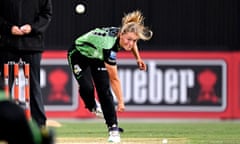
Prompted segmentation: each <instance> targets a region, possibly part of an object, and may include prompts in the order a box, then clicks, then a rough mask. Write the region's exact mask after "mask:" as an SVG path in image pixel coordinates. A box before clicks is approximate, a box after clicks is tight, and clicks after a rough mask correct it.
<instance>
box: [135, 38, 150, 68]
mask: <svg viewBox="0 0 240 144" xmlns="http://www.w3.org/2000/svg"><path fill="white" fill-rule="evenodd" d="M132 53H133V55H134V57H135V59H136V61H137V65H138V68H139V69H140V70H144V71H146V70H147V65H146V64H145V63H144V61H143V60H142V58H141V56H140V54H139V51H138V46H137V43H136V44H135V45H134V47H133V48H132Z"/></svg>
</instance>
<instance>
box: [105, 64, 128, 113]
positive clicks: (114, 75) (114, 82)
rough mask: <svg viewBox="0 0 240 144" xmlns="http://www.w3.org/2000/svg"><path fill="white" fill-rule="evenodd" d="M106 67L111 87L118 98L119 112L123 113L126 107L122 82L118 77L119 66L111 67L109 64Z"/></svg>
mask: <svg viewBox="0 0 240 144" xmlns="http://www.w3.org/2000/svg"><path fill="white" fill-rule="evenodd" d="M105 66H106V68H107V71H108V74H109V78H110V83H111V87H112V89H113V92H114V93H115V95H116V97H117V100H118V108H117V110H118V111H120V112H122V111H124V110H125V105H124V100H123V94H122V88H121V82H120V79H119V77H118V72H117V65H109V64H107V63H105Z"/></svg>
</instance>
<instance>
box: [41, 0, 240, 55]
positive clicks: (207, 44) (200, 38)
mask: <svg viewBox="0 0 240 144" xmlns="http://www.w3.org/2000/svg"><path fill="white" fill-rule="evenodd" d="M81 3H83V4H84V5H85V6H86V12H85V13H84V14H78V13H76V12H75V7H76V5H77V4H81ZM239 3H240V2H239V1H238V0H61V1H58V0H53V19H52V23H51V25H50V27H49V29H48V31H47V34H46V45H47V47H46V49H47V50H66V49H68V47H69V46H70V45H71V42H72V40H73V39H74V38H75V37H77V36H78V35H81V34H83V33H85V32H87V31H88V30H90V29H92V28H95V27H106V26H120V25H121V18H122V17H123V15H124V13H128V12H131V11H134V10H141V11H142V12H143V14H144V16H145V25H147V26H149V27H150V28H151V29H152V30H153V32H154V36H153V38H152V39H151V40H150V41H149V42H140V45H141V47H140V48H141V49H143V50H161V51H165V50H207V51H210V50H223V51H232V50H238V49H239V44H240V42H239V38H240V34H239V33H240V28H239V27H240V20H239V18H240V9H239Z"/></svg>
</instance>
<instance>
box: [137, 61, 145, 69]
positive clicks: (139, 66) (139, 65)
mask: <svg viewBox="0 0 240 144" xmlns="http://www.w3.org/2000/svg"><path fill="white" fill-rule="evenodd" d="M137 64H138V68H139V69H140V70H144V71H146V70H147V65H146V64H145V63H144V61H143V60H141V59H140V60H137Z"/></svg>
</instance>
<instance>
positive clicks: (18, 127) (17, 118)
mask: <svg viewBox="0 0 240 144" xmlns="http://www.w3.org/2000/svg"><path fill="white" fill-rule="evenodd" d="M0 141H6V142H8V144H34V139H33V135H32V130H31V128H30V127H29V124H28V121H27V119H26V117H25V113H24V111H23V109H22V108H21V107H19V106H18V105H16V104H15V103H13V102H11V101H0Z"/></svg>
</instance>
